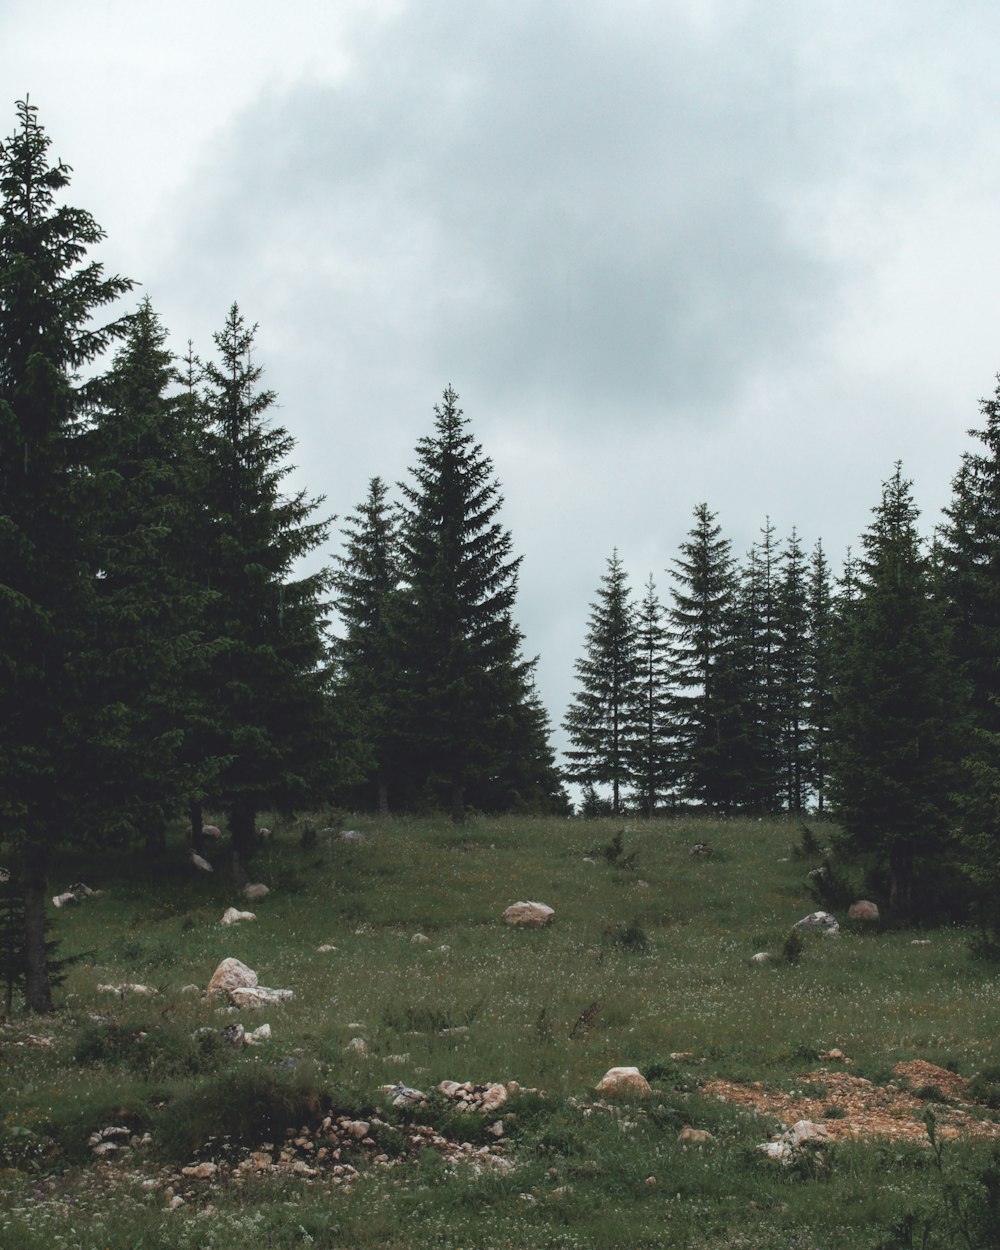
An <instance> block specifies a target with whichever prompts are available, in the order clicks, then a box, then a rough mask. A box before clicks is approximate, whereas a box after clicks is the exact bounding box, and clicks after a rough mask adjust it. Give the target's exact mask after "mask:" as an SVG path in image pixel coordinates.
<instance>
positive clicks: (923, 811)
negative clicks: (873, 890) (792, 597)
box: [831, 464, 964, 918]
mask: <svg viewBox="0 0 1000 1250" xmlns="http://www.w3.org/2000/svg"><path fill="white" fill-rule="evenodd" d="M917 516H918V512H917V509H916V506H915V505H914V503H913V498H912V492H911V484H910V483H909V482H908V481H907V480H906V479H904V478H903V475H902V469H901V467H900V466H899V465H898V464H897V466H896V469H895V472H894V474H893V476H892V477H891V478H890V479H889V480H888V481H887V482H886V483H885V484H884V486H883V490H882V501H881V503H880V505H879V506H878V507H877V508H876V509H875V520H874V522H873V524H872V526H871V527H870V528H869V530H868V531H867V533H866V534H865V535H864V537H863V540H862V541H863V546H864V554H863V556H862V557H861V559H860V561H859V567H858V582H857V596H856V598H855V599H853V600H852V601H851V602H850V603H848V604H846V605H844V607H843V615H842V620H841V624H840V628H841V630H842V631H843V636H842V640H841V643H840V647H839V654H838V669H839V671H838V675H837V684H836V695H835V700H836V702H835V712H834V720H833V738H832V742H831V774H832V780H831V796H832V797H833V799H834V801H835V803H836V807H837V813H838V817H839V820H840V822H841V824H842V826H843V828H844V831H845V834H846V842H847V845H848V847H849V848H850V849H851V850H852V851H853V852H854V853H855V854H856V855H857V856H858V857H859V858H861V859H862V860H865V861H866V862H867V863H868V864H869V865H870V866H872V867H874V868H875V869H876V870H884V871H886V872H887V873H888V877H889V905H890V909H891V911H892V912H893V913H894V914H895V915H896V916H899V917H904V918H905V917H908V916H909V915H910V914H911V913H912V909H913V905H914V901H915V894H914V887H915V883H916V882H917V880H918V878H919V876H920V872H921V870H922V869H923V868H925V867H928V866H929V865H931V864H933V863H934V862H935V860H937V859H939V858H940V856H941V854H942V853H943V851H944V849H945V848H946V846H947V844H948V838H949V831H950V826H951V823H952V821H953V819H954V816H955V809H954V799H953V795H954V790H955V785H956V781H957V778H958V762H959V754H960V750H961V742H962V717H963V702H964V690H963V687H962V684H961V683H960V681H959V680H958V678H957V675H956V670H955V666H954V663H953V661H952V657H951V654H950V636H949V631H948V628H947V625H946V622H945V619H944V614H943V611H942V608H941V605H940V604H939V603H937V602H935V600H934V599H933V597H932V595H931V593H930V592H931V580H930V571H929V565H928V561H927V558H926V556H925V555H924V553H923V551H922V548H921V541H920V538H919V536H918V533H917V529H916V521H917Z"/></svg>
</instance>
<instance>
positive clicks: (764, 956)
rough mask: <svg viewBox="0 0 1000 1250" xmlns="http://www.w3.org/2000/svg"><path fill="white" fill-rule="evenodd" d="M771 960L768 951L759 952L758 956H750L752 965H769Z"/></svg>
mask: <svg viewBox="0 0 1000 1250" xmlns="http://www.w3.org/2000/svg"><path fill="white" fill-rule="evenodd" d="M771 959H772V956H771V954H770V952H768V951H758V952H757V954H756V955H751V956H750V962H751V963H752V964H769V963H770V962H771Z"/></svg>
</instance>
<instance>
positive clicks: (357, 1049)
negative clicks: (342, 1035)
mask: <svg viewBox="0 0 1000 1250" xmlns="http://www.w3.org/2000/svg"><path fill="white" fill-rule="evenodd" d="M347 1049H348V1050H353V1051H354V1053H355V1054H356V1055H367V1054H368V1043H367V1042H366V1041H365V1039H364V1038H363V1037H352V1038H351V1040H350V1041H349V1042H348V1043H347Z"/></svg>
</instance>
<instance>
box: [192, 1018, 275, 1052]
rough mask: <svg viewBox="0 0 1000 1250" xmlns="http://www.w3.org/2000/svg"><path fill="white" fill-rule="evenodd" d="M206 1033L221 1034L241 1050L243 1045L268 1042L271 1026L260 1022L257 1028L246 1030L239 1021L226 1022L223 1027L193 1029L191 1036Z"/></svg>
mask: <svg viewBox="0 0 1000 1250" xmlns="http://www.w3.org/2000/svg"><path fill="white" fill-rule="evenodd" d="M208 1034H215V1035H218V1036H221V1037H222V1038H223V1039H224V1040H225V1041H227V1042H228V1043H229V1045H230V1046H235V1047H236V1048H237V1050H241V1049H242V1048H243V1047H244V1046H259V1045H260V1044H261V1042H269V1041H270V1040H271V1026H270V1025H269V1024H262V1025H261V1026H260V1027H259V1028H256V1029H250V1030H248V1029H247V1028H246V1027H245V1026H244V1025H242V1024H240V1023H239V1022H237V1023H235V1024H228V1025H226V1027H225V1028H224V1029H213V1028H209V1027H207V1026H206V1027H205V1028H201V1029H195V1031H194V1034H193V1036H194V1037H202V1036H206V1035H208Z"/></svg>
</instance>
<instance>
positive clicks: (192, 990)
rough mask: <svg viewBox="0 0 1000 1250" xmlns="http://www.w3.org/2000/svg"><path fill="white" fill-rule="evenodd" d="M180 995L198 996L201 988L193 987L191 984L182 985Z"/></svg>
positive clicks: (198, 986)
mask: <svg viewBox="0 0 1000 1250" xmlns="http://www.w3.org/2000/svg"><path fill="white" fill-rule="evenodd" d="M181 993H182V994H200V993H201V986H200V985H193V984H188V985H182V986H181Z"/></svg>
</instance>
